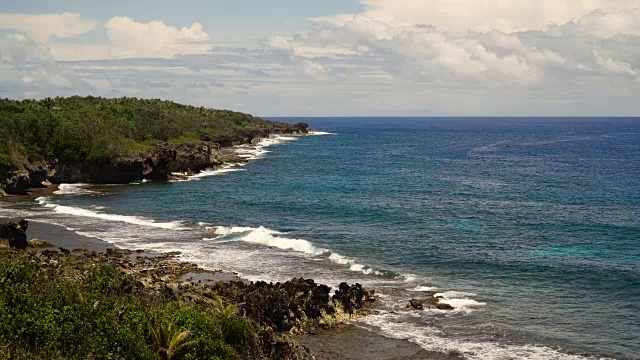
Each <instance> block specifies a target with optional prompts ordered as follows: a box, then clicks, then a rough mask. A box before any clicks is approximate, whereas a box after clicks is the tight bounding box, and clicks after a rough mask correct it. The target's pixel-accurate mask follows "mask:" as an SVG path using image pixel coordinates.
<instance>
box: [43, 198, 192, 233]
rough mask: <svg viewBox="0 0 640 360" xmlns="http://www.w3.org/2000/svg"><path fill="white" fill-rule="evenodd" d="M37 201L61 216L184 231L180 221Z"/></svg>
mask: <svg viewBox="0 0 640 360" xmlns="http://www.w3.org/2000/svg"><path fill="white" fill-rule="evenodd" d="M36 201H37V202H38V203H39V204H40V205H43V206H44V207H46V208H49V209H51V210H52V211H54V212H56V213H59V214H67V215H74V216H82V217H89V218H94V219H101V220H107V221H117V222H125V223H129V224H134V225H142V226H150V227H157V228H162V229H168V230H183V229H184V227H183V226H182V224H181V223H180V222H178V221H174V222H158V221H155V220H153V219H149V218H145V217H141V216H130V215H116V214H109V213H105V212H100V211H94V210H89V209H83V208H79V207H73V206H64V205H57V204H55V203H52V202H51V201H50V199H49V198H48V197H39V198H37V199H36Z"/></svg>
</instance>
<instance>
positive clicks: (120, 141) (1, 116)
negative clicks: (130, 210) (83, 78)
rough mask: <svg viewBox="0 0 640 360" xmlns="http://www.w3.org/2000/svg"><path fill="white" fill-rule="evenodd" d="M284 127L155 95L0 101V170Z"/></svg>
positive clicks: (95, 160)
mask: <svg viewBox="0 0 640 360" xmlns="http://www.w3.org/2000/svg"><path fill="white" fill-rule="evenodd" d="M283 125H284V124H282V123H275V122H270V121H266V120H262V119H260V118H256V117H253V116H251V115H248V114H243V113H238V112H233V111H228V110H213V109H206V108H203V107H194V106H188V105H181V104H176V103H174V102H171V101H163V100H157V99H137V98H127V97H124V98H118V99H107V98H100V97H92V96H88V97H79V96H74V97H69V98H55V99H52V98H46V99H43V100H39V101H37V100H22V101H15V100H9V99H4V100H2V99H0V139H2V141H0V172H1V170H2V168H3V167H4V168H5V169H8V168H12V167H16V166H19V165H20V164H25V163H27V162H34V161H41V160H42V161H47V162H50V161H53V160H58V161H60V162H91V163H103V162H106V161H109V160H112V159H116V158H121V157H126V156H128V155H131V154H132V153H134V152H136V151H139V150H145V149H148V148H149V147H151V146H152V145H154V144H155V143H157V142H160V141H163V142H171V143H177V144H180V143H185V142H190V141H196V140H204V141H211V140H215V139H216V137H218V136H220V135H221V134H225V133H229V132H237V131H239V130H250V129H259V128H273V127H278V126H283Z"/></svg>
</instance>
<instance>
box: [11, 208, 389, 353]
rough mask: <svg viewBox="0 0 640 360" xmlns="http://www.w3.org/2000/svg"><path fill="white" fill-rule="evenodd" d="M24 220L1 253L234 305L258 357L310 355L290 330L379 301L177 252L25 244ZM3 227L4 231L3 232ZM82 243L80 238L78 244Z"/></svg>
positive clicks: (189, 301) (355, 291) (181, 298)
mask: <svg viewBox="0 0 640 360" xmlns="http://www.w3.org/2000/svg"><path fill="white" fill-rule="evenodd" d="M27 227H28V222H26V221H24V220H23V221H20V222H19V223H17V224H16V223H13V222H10V223H6V224H1V225H0V237H1V238H4V240H5V241H4V243H3V242H0V257H2V259H3V260H7V259H11V260H20V261H23V262H25V263H30V264H36V267H38V268H46V269H48V270H51V271H53V272H54V273H55V274H56V275H55V276H56V277H59V278H65V279H77V278H82V277H85V276H86V274H87V269H90V268H94V267H96V266H100V265H109V266H112V267H113V268H115V269H116V270H117V271H118V272H120V273H122V274H125V275H127V276H129V277H131V278H132V279H134V280H135V282H136V284H137V285H136V286H137V287H140V290H137V291H140V292H146V293H152V294H155V295H158V296H162V297H163V298H169V299H172V300H175V301H178V302H179V303H180V304H182V305H184V306H191V305H193V306H204V307H209V308H220V307H221V306H222V307H226V306H229V305H232V306H233V307H234V309H237V313H238V314H240V315H242V316H244V317H246V318H247V319H250V320H251V321H253V322H255V323H256V324H258V326H259V332H258V337H259V339H258V340H259V344H260V346H259V348H260V351H261V354H260V357H259V358H262V359H313V356H312V355H311V353H310V352H309V350H308V349H307V348H306V347H305V346H303V345H301V344H299V343H298V342H297V341H296V340H295V339H294V335H295V334H301V333H308V332H317V331H318V329H329V328H331V327H333V326H335V325H336V324H340V323H345V322H347V321H348V320H349V319H352V318H354V317H358V316H362V315H364V314H367V313H368V312H369V311H371V309H372V308H373V307H374V306H375V305H376V304H377V297H376V296H375V292H374V291H372V290H371V291H369V290H365V289H363V288H362V286H360V285H359V284H352V285H349V284H347V283H342V284H341V285H340V287H339V289H338V290H337V291H335V293H334V294H333V295H331V289H330V288H329V287H328V286H325V285H321V284H316V283H315V282H314V281H313V280H312V279H302V278H295V279H291V280H289V281H286V282H283V283H267V282H262V281H260V282H249V281H246V280H243V279H240V278H238V277H236V276H233V275H232V274H228V273H224V272H222V271H211V270H206V269H202V268H200V267H199V266H198V265H196V264H193V263H188V262H183V261H180V260H179V253H166V254H158V253H148V252H144V251H141V250H138V251H135V250H125V249H113V248H107V249H105V250H104V251H100V252H97V251H89V250H87V249H83V248H80V247H79V248H75V249H65V248H62V247H58V248H56V247H55V245H53V244H55V243H56V241H55V240H53V241H51V242H47V241H43V240H38V239H32V240H31V241H28V242H26V246H25V249H19V248H17V247H15V246H13V244H14V241H13V240H14V237H15V236H16V235H17V236H18V237H20V238H24V239H26V228H27ZM5 230H6V231H5ZM78 245H79V246H80V244H78Z"/></svg>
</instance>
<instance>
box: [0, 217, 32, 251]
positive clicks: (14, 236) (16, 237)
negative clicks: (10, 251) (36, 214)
mask: <svg viewBox="0 0 640 360" xmlns="http://www.w3.org/2000/svg"><path fill="white" fill-rule="evenodd" d="M28 227H29V222H27V221H26V220H21V221H20V222H19V223H17V224H16V223H12V222H10V223H6V224H0V239H7V240H9V247H11V248H14V249H20V250H24V249H26V248H27V246H28V245H29V243H28V242H27V228H28Z"/></svg>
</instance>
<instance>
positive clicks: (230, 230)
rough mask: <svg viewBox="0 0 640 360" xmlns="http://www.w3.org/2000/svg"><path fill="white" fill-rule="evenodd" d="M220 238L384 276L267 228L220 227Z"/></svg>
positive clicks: (346, 258)
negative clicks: (321, 257) (322, 258)
mask: <svg viewBox="0 0 640 360" xmlns="http://www.w3.org/2000/svg"><path fill="white" fill-rule="evenodd" d="M214 233H215V234H216V235H218V236H219V237H218V238H216V239H217V240H223V241H228V240H238V241H244V242H249V243H253V244H259V245H264V246H269V247H274V248H278V249H281V250H290V251H296V252H299V253H303V254H306V255H310V256H324V257H327V258H328V259H329V260H331V261H332V262H334V263H336V264H339V265H346V266H349V270H351V271H356V272H361V273H364V274H372V275H384V273H383V272H381V271H378V270H376V269H373V268H371V267H369V266H366V265H363V264H360V263H358V262H357V260H355V259H351V258H348V257H346V256H343V255H340V254H338V253H336V252H333V251H331V250H330V249H326V248H321V247H317V246H315V245H314V244H313V243H311V242H310V241H307V240H304V239H293V238H287V237H284V236H282V235H283V234H282V233H281V232H278V231H275V230H271V229H267V228H265V227H259V228H251V227H237V226H236V227H224V226H218V227H217V228H216V230H215V232H214Z"/></svg>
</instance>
